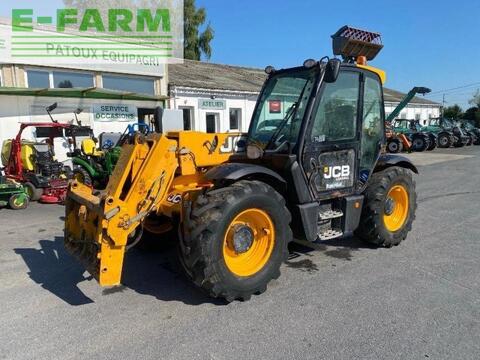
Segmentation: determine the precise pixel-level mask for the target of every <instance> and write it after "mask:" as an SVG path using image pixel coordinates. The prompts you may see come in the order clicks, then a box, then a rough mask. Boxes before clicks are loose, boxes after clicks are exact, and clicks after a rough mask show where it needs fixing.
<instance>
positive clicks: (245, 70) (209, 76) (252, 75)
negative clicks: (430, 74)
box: [168, 60, 440, 106]
mask: <svg viewBox="0 0 480 360" xmlns="http://www.w3.org/2000/svg"><path fill="white" fill-rule="evenodd" d="M168 77H169V85H170V86H177V87H188V88H198V89H211V90H228V91H240V92H251V93H259V92H260V89H261V87H262V84H263V82H264V81H265V79H266V74H265V72H264V70H263V69H258V68H249V67H241V66H232V65H222V64H213V63H208V62H201V61H193V60H185V61H184V63H183V64H170V65H169V66H168ZM405 95H406V94H404V93H401V92H399V91H396V90H392V89H388V88H384V98H385V102H392V103H398V102H400V101H401V100H402V99H403V98H404V97H405ZM410 103H412V104H422V105H436V106H440V104H438V103H436V102H433V101H430V100H427V99H425V98H423V97H422V98H421V97H414V98H413V99H412V100H411V101H410Z"/></svg>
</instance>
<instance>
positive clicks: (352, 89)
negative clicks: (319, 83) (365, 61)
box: [311, 71, 360, 143]
mask: <svg viewBox="0 0 480 360" xmlns="http://www.w3.org/2000/svg"><path fill="white" fill-rule="evenodd" d="M359 89H360V74H359V73H357V72H348V71H345V72H341V73H340V74H339V76H338V78H337V81H335V82H334V83H325V84H324V90H323V94H322V98H321V99H320V103H319V105H318V108H317V112H316V114H315V120H314V123H313V128H312V134H311V141H312V142H313V143H322V142H335V141H342V140H350V139H354V138H355V137H356V132H357V113H358V98H359Z"/></svg>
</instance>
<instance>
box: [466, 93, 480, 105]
mask: <svg viewBox="0 0 480 360" xmlns="http://www.w3.org/2000/svg"><path fill="white" fill-rule="evenodd" d="M468 103H469V104H470V105H473V106H475V107H477V108H478V109H480V90H479V89H477V91H475V94H473V96H472V98H471V99H470V100H468Z"/></svg>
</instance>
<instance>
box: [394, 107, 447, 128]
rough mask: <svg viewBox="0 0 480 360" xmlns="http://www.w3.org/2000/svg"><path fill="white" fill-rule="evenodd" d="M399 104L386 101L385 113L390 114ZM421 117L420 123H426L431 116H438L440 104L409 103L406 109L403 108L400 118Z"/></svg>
mask: <svg viewBox="0 0 480 360" xmlns="http://www.w3.org/2000/svg"><path fill="white" fill-rule="evenodd" d="M397 105H398V104H392V103H386V104H385V113H386V114H387V116H388V114H390V113H391V112H393V110H394V109H395V108H396V107H397ZM418 116H419V117H420V119H419V120H420V123H421V124H422V125H425V124H426V122H427V120H428V119H430V118H436V117H439V116H440V107H439V106H431V105H418V104H411V105H408V106H407V107H406V108H405V109H403V110H402V112H401V113H400V115H398V117H399V118H402V119H417V117H418Z"/></svg>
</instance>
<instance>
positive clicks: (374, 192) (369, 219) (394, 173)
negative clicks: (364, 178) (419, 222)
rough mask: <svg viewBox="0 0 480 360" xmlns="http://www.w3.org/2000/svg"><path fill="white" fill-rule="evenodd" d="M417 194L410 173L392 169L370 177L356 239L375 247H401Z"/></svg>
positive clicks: (410, 220) (412, 213) (410, 225)
mask: <svg viewBox="0 0 480 360" xmlns="http://www.w3.org/2000/svg"><path fill="white" fill-rule="evenodd" d="M416 209H417V194H416V192H415V181H414V179H413V175H412V172H411V171H410V170H408V169H405V168H401V167H396V166H394V167H391V168H387V169H385V170H383V171H380V172H378V173H375V174H373V175H372V178H371V180H370V184H369V186H368V188H367V190H366V191H365V200H364V206H363V211H362V217H361V219H360V226H359V228H358V229H357V231H356V235H357V236H358V237H360V238H361V239H363V240H365V241H367V242H370V243H372V244H375V245H378V246H385V247H391V246H395V245H398V244H400V243H401V242H402V241H403V240H405V238H406V237H407V235H408V232H409V231H410V230H411V229H412V223H413V221H414V220H415V211H416Z"/></svg>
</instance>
